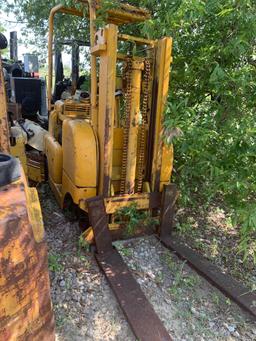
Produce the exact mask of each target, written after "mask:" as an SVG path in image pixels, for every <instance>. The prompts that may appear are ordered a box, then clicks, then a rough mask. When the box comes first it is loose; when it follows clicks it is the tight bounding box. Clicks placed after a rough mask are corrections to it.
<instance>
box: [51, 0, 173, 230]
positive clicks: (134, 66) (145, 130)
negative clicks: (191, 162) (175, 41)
mask: <svg viewBox="0 0 256 341" xmlns="http://www.w3.org/2000/svg"><path fill="white" fill-rule="evenodd" d="M80 2H81V3H82V5H83V7H82V8H81V11H79V10H78V9H75V8H66V7H64V6H63V5H58V6H56V7H54V8H53V9H52V10H51V13H50V18H49V46H48V49H49V56H48V58H49V60H48V64H49V80H48V106H49V110H50V117H49V133H48V134H47V136H46V137H45V153H46V156H47V162H48V170H49V182H50V186H51V188H52V190H53V192H54V194H55V196H56V198H57V201H58V202H59V204H60V206H61V207H65V205H66V203H70V202H71V201H72V202H73V203H74V204H75V205H76V206H77V207H79V208H80V209H81V210H82V211H84V212H86V213H88V205H87V199H89V198H93V197H95V196H99V195H101V196H103V197H104V201H105V206H106V211H107V214H109V215H110V216H111V218H110V220H111V224H110V229H118V224H114V218H113V217H114V213H115V212H116V211H117V210H120V208H122V207H125V206H127V205H129V204H131V203H133V204H134V205H136V206H137V207H138V209H143V210H151V208H152V207H151V202H152V200H151V197H152V193H154V194H156V193H161V192H162V190H163V187H164V185H167V184H169V183H170V178H171V173H172V167H173V146H172V145H167V144H166V143H165V139H164V137H165V130H164V126H163V115H164V109H165V104H166V100H167V95H168V90H169V75H170V65H171V62H172V56H171V52H172V39H171V38H169V37H164V38H162V39H160V40H150V39H145V38H141V37H137V36H132V35H127V34H122V33H121V31H122V28H123V27H124V26H125V25H127V24H137V23H141V22H143V21H145V20H147V19H149V18H150V14H149V13H148V12H147V11H146V10H144V9H141V8H136V7H134V6H130V5H126V4H122V3H121V4H120V5H119V6H118V7H114V8H112V9H110V10H107V12H106V16H105V17H106V25H105V26H104V27H102V28H100V29H98V30H97V29H96V26H95V19H96V17H97V10H98V8H99V6H100V5H99V4H98V3H97V2H91V1H88V2H87V1H80ZM57 13H65V14H69V15H75V16H79V17H81V18H83V17H84V13H87V14H88V20H89V22H90V25H89V27H90V52H91V89H90V97H89V98H86V99H84V98H81V100H77V98H76V99H72V98H71V99H68V100H61V101H57V102H56V103H55V104H54V106H53V105H52V82H53V37H54V17H55V15H56V14H57ZM131 46H132V47H133V48H132V49H131V48H130V47H131ZM124 51H126V52H125V53H124ZM134 51H136V52H134ZM74 98H75V97H74Z"/></svg>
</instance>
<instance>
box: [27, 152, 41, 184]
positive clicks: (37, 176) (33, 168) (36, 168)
mask: <svg viewBox="0 0 256 341" xmlns="http://www.w3.org/2000/svg"><path fill="white" fill-rule="evenodd" d="M27 169H28V179H30V180H31V181H34V182H37V183H41V182H43V181H45V173H44V163H43V162H41V161H35V160H31V159H30V158H29V157H27Z"/></svg>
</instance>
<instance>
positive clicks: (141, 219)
mask: <svg viewBox="0 0 256 341" xmlns="http://www.w3.org/2000/svg"><path fill="white" fill-rule="evenodd" d="M115 218H116V219H117V221H119V222H125V233H126V235H127V237H129V236H132V235H133V234H134V232H135V231H136V229H137V228H138V226H141V225H143V226H152V225H153V224H154V225H155V219H153V218H152V217H151V216H150V215H149V212H148V211H141V210H139V209H138V206H137V204H136V203H131V204H130V205H129V206H126V207H122V208H120V209H119V210H118V211H117V212H116V214H115Z"/></svg>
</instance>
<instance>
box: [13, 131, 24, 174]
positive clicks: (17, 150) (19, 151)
mask: <svg viewBox="0 0 256 341" xmlns="http://www.w3.org/2000/svg"><path fill="white" fill-rule="evenodd" d="M10 154H11V155H12V156H13V157H18V158H19V160H20V162H21V164H22V168H23V170H24V173H25V175H26V176H27V174H28V167H27V157H26V153H25V139H24V137H23V135H21V136H19V137H17V138H16V139H15V145H11V146H10Z"/></svg>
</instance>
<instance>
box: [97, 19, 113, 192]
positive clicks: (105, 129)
mask: <svg viewBox="0 0 256 341" xmlns="http://www.w3.org/2000/svg"><path fill="white" fill-rule="evenodd" d="M104 37H105V39H106V42H105V43H106V46H107V48H106V50H105V51H102V52H101V54H100V72H99V113H98V139H99V152H100V169H99V189H98V193H99V194H101V195H104V196H108V195H109V194H110V186H111V181H110V180H111V175H112V158H113V156H112V151H113V129H114V113H115V84H116V54H117V27H116V26H115V25H112V24H110V25H108V26H106V28H105V29H104Z"/></svg>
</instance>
